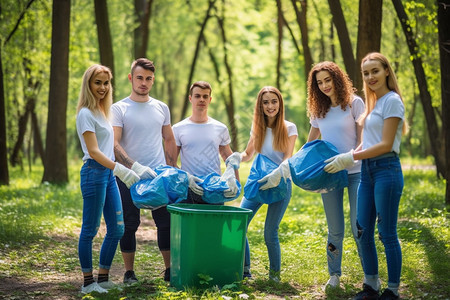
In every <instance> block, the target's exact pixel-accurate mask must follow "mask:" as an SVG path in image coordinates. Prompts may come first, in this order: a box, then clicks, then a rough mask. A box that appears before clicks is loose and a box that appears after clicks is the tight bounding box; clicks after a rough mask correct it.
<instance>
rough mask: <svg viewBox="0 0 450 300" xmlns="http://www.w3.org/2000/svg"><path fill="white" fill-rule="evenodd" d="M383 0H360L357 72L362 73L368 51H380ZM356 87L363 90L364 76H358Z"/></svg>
mask: <svg viewBox="0 0 450 300" xmlns="http://www.w3.org/2000/svg"><path fill="white" fill-rule="evenodd" d="M382 11H383V0H370V1H367V0H359V21H358V44H357V46H356V47H357V48H356V74H358V75H359V74H361V65H360V63H361V60H362V59H363V57H364V56H366V54H367V53H369V52H373V51H377V52H379V51H380V45H381V20H382ZM355 87H356V88H357V89H358V91H361V90H362V76H356V82H355Z"/></svg>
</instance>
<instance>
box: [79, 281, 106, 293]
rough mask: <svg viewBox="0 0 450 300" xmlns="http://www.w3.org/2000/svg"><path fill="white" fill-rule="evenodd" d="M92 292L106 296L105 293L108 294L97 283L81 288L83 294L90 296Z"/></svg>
mask: <svg viewBox="0 0 450 300" xmlns="http://www.w3.org/2000/svg"><path fill="white" fill-rule="evenodd" d="M92 292H97V293H100V294H104V293H107V292H108V291H107V290H105V289H104V288H102V287H101V286H99V285H98V283H97V282H93V283H91V284H90V285H88V286H81V293H82V294H90V293H92Z"/></svg>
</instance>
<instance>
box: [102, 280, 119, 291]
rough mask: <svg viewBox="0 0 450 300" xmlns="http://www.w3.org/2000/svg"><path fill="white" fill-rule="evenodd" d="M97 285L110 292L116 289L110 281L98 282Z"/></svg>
mask: <svg viewBox="0 0 450 300" xmlns="http://www.w3.org/2000/svg"><path fill="white" fill-rule="evenodd" d="M98 285H99V286H100V287H101V288H104V289H105V290H110V289H113V288H115V287H116V284H115V283H114V282H112V281H111V280H108V281H102V282H99V283H98Z"/></svg>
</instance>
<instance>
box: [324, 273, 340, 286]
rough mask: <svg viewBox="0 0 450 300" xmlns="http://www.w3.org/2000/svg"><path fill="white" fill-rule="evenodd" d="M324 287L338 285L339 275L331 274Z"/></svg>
mask: <svg viewBox="0 0 450 300" xmlns="http://www.w3.org/2000/svg"><path fill="white" fill-rule="evenodd" d="M325 287H332V288H337V287H339V276H338V275H331V277H330V279H328V281H327V284H326V285H325Z"/></svg>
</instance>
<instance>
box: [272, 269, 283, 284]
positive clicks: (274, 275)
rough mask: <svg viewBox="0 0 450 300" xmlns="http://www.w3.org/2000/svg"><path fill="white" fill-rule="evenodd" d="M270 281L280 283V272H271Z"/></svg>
mask: <svg viewBox="0 0 450 300" xmlns="http://www.w3.org/2000/svg"><path fill="white" fill-rule="evenodd" d="M269 279H270V280H272V281H274V282H277V283H278V282H280V281H281V278H280V271H278V272H277V271H273V270H269Z"/></svg>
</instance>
